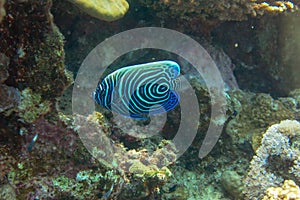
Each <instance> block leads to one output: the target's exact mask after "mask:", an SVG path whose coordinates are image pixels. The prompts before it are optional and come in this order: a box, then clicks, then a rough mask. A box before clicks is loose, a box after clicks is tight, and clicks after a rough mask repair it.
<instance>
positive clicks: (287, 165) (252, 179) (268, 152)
mask: <svg viewBox="0 0 300 200" xmlns="http://www.w3.org/2000/svg"><path fill="white" fill-rule="evenodd" d="M299 135H300V124H299V122H297V121H291V120H285V121H282V122H281V123H279V124H275V125H273V126H271V127H269V129H268V130H267V131H266V133H265V134H264V135H263V139H262V142H261V145H260V147H259V148H258V149H257V150H256V155H255V156H254V157H253V159H252V161H251V162H250V167H249V172H248V175H247V177H246V179H245V189H244V193H245V196H246V199H254V200H255V199H262V198H263V195H264V191H265V190H266V189H267V188H269V187H275V186H279V185H280V184H281V183H282V182H283V180H287V179H292V180H295V181H296V183H297V184H299V180H300V167H299V166H300V165H299V163H300V160H299V159H300V151H299V140H300V137H299Z"/></svg>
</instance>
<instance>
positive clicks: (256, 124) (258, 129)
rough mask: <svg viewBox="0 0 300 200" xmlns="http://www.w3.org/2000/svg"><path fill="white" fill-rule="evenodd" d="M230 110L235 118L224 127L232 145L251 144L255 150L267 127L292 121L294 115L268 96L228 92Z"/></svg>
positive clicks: (279, 102)
mask: <svg viewBox="0 0 300 200" xmlns="http://www.w3.org/2000/svg"><path fill="white" fill-rule="evenodd" d="M228 95H229V96H228V97H229V98H228V99H229V103H228V105H230V109H233V111H232V112H236V116H234V117H233V119H232V120H230V121H229V122H228V124H227V126H226V133H227V134H228V135H230V137H231V138H232V140H233V143H234V144H237V145H242V144H245V143H251V144H252V148H253V149H254V150H255V149H257V147H258V146H259V145H260V140H261V138H262V133H263V132H264V131H265V130H266V129H267V127H268V126H270V125H272V124H276V123H278V122H280V121H281V120H285V119H294V113H293V112H292V111H291V110H289V109H287V108H286V107H285V106H284V104H283V103H282V102H281V101H279V100H274V99H273V98H272V97H271V96H270V95H268V94H263V93H262V94H255V93H250V92H243V91H232V92H231V91H229V92H228Z"/></svg>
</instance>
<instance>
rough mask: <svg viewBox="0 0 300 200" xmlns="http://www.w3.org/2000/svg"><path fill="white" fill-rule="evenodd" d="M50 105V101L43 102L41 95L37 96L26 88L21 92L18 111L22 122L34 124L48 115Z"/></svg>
mask: <svg viewBox="0 0 300 200" xmlns="http://www.w3.org/2000/svg"><path fill="white" fill-rule="evenodd" d="M50 105H51V104H50V102H49V101H47V100H45V101H42V97H41V95H40V94H35V93H33V92H32V90H31V89H29V88H26V89H24V90H23V91H22V92H21V101H20V103H19V105H18V108H17V109H16V111H17V112H18V115H19V117H20V118H21V120H22V121H24V122H27V123H32V122H34V121H35V120H36V119H38V118H39V117H40V116H43V115H45V114H46V113H48V112H49V111H50Z"/></svg>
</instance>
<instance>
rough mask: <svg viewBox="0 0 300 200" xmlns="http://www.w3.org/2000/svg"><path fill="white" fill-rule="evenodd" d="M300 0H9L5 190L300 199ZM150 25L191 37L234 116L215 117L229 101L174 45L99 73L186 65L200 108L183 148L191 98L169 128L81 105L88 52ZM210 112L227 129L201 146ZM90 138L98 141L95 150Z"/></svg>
mask: <svg viewBox="0 0 300 200" xmlns="http://www.w3.org/2000/svg"><path fill="white" fill-rule="evenodd" d="M299 6H300V3H299V1H297V0H292V1H274V0H266V1H260V0H219V1H217V0H146V1H142V0H127V1H126V0H115V1H111V0H0V115H1V117H0V199H1V200H14V199H17V200H39V199H54V200H60V199H62V200H64V199H66V200H67V199H70V200H72V199H89V200H96V199H107V200H108V199H116V200H127V199H135V200H152V199H157V200H159V199H162V200H193V199H195V200H201V199H203V200H214V199H216V200H217V199H224V200H231V199H232V200H235V199H237V200H238V199H246V200H252V199H253V200H256V199H257V200H258V199H264V200H300V189H299V185H300V149H299V148H300V124H299V122H298V120H299V119H300V78H299V77H300V67H299V63H300V17H299ZM142 27H161V28H166V29H171V30H175V31H178V32H180V33H183V34H185V35H187V36H189V37H191V38H192V39H193V40H195V41H197V42H198V43H199V44H200V45H201V46H202V47H203V48H204V49H205V50H206V51H207V52H208V54H209V55H210V57H211V59H212V60H213V61H214V63H215V64H216V67H217V69H218V70H219V71H220V74H221V76H222V79H223V81H224V85H225V90H224V96H225V97H226V106H225V105H224V106H225V107H224V108H226V110H225V114H226V115H225V119H223V121H222V122H215V121H214V120H212V119H211V108H212V106H214V104H217V103H218V102H214V101H212V100H211V98H210V92H209V91H208V88H207V86H206V84H205V81H203V79H202V77H201V74H199V73H197V71H196V70H195V69H193V66H192V65H191V64H190V63H189V62H188V61H187V60H185V59H184V58H181V57H180V56H178V55H176V54H174V53H172V52H168V51H164V50H161V49H151V48H145V49H140V50H136V51H132V52H129V53H127V54H124V55H122V56H120V57H118V59H116V60H115V61H114V62H113V63H111V65H109V66H101V67H107V69H106V70H105V72H104V75H103V77H99V80H103V79H104V78H105V76H107V75H108V74H110V73H111V72H113V71H116V70H118V69H120V68H122V67H125V66H132V65H136V64H143V63H148V62H153V61H161V60H173V61H176V62H177V63H178V64H179V65H180V66H181V73H182V74H183V75H184V76H185V77H187V79H188V81H189V83H190V85H191V86H192V87H193V90H194V92H195V95H196V97H197V101H198V105H197V107H196V108H197V109H199V112H200V117H199V119H198V118H193V119H189V121H190V122H191V126H192V124H193V123H192V122H196V123H197V124H198V125H197V126H198V127H197V135H196V136H195V138H194V140H193V142H192V144H191V145H190V146H189V148H188V149H187V150H186V151H185V152H184V153H183V155H181V156H180V157H178V156H177V155H178V148H179V147H176V144H174V143H173V142H172V139H173V138H174V137H175V136H176V133H177V131H178V129H179V127H180V123H181V121H182V119H181V117H180V113H181V107H180V106H179V107H176V108H175V109H173V110H170V111H169V112H168V113H167V120H166V123H165V124H164V126H163V127H162V128H161V130H160V131H159V133H154V130H153V132H152V131H151V130H148V132H146V133H143V134H139V133H137V132H136V129H134V126H139V127H144V126H146V125H147V123H149V120H148V121H146V122H144V121H138V120H137V121H135V125H134V126H132V125H131V124H130V123H129V122H126V121H125V123H124V124H121V125H120V124H116V122H115V121H114V119H113V118H114V115H112V113H111V112H110V111H109V110H107V109H103V108H102V107H101V106H97V105H96V111H95V112H93V113H89V114H88V115H87V116H85V115H80V114H78V113H74V112H72V104H73V103H74V101H76V99H75V100H74V99H72V95H73V93H72V92H73V86H74V80H75V79H76V77H77V75H78V73H79V69H80V67H81V65H82V62H83V61H84V59H85V58H86V57H87V55H88V54H89V53H90V52H91V51H92V50H93V49H94V48H95V47H96V46H97V45H98V44H100V43H101V42H103V41H106V40H107V39H108V38H110V37H112V36H114V35H115V34H118V33H121V32H123V31H126V30H130V29H135V28H142ZM176 42H177V41H174V43H175V44H176ZM179 45H180V44H179ZM187 51H188V50H187ZM111 54H112V55H113V54H114V51H112V52H111ZM95 88H96V85H95ZM82 95H87V96H88V95H89V94H86V93H83V94H82ZM183 98H184V96H181V99H183ZM190 106H191V108H193V107H194V106H195V105H190ZM221 106H222V105H221ZM73 109H74V108H73ZM151 120H152V118H151ZM78 122H79V124H85V126H79V125H78ZM210 123H222V124H221V125H222V126H223V129H222V134H221V136H220V137H219V138H218V142H217V143H216V145H215V146H214V148H213V149H212V151H211V152H210V153H209V154H208V155H207V156H205V157H203V158H199V156H198V154H199V148H200V147H201V145H202V142H203V140H204V138H205V135H206V132H207V130H208V127H209V124H210ZM123 127H126V131H124V129H123ZM82 132H84V133H87V134H86V135H85V137H82V136H80V133H82ZM88 139H89V140H94V143H97V145H95V144H94V143H93V142H91V144H92V145H95V146H94V148H92V150H87V145H86V141H88ZM166 146H167V148H164V147H166Z"/></svg>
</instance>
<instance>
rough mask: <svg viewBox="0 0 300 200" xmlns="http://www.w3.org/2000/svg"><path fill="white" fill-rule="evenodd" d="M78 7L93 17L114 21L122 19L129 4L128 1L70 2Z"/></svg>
mask: <svg viewBox="0 0 300 200" xmlns="http://www.w3.org/2000/svg"><path fill="white" fill-rule="evenodd" d="M68 1H70V2H71V3H74V4H75V5H77V6H78V7H79V8H80V9H82V10H83V11H84V12H86V13H87V14H89V15H90V16H92V17H95V18H97V19H101V20H104V21H114V20H117V19H120V18H122V17H123V16H124V15H125V14H126V12H127V10H128V8H129V4H128V3H127V1H126V0H68Z"/></svg>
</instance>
